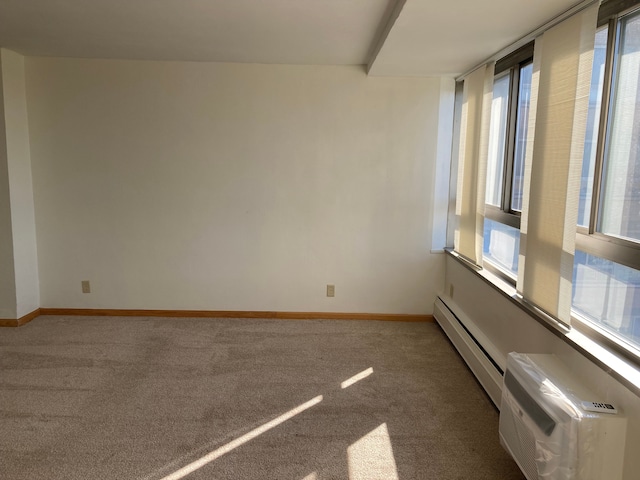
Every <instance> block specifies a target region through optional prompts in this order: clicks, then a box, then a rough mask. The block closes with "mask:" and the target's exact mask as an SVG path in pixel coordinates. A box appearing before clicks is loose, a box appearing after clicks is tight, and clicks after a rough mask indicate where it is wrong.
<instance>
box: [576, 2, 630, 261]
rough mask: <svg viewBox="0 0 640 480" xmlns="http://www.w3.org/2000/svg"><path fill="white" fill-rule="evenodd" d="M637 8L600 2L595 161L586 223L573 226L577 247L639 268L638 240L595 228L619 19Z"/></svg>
mask: <svg viewBox="0 0 640 480" xmlns="http://www.w3.org/2000/svg"><path fill="white" fill-rule="evenodd" d="M638 11H640V1H638V0H611V1H609V2H606V3H603V5H602V6H601V7H600V12H599V15H598V28H602V27H604V26H605V25H606V26H607V28H608V32H607V51H606V56H605V65H604V78H603V85H602V97H601V98H602V100H601V102H602V103H601V106H600V118H599V120H598V136H597V146H596V155H595V165H594V174H593V175H594V177H593V190H592V195H591V205H587V206H586V208H589V209H590V216H589V226H588V227H584V226H581V225H578V226H577V228H576V249H577V250H581V251H583V252H586V253H589V254H591V255H594V256H597V257H601V258H605V259H607V260H610V261H612V262H615V263H619V264H622V265H625V266H627V267H630V268H633V269H635V270H640V242H633V241H630V240H626V239H624V238H619V237H616V236H614V235H607V234H605V233H602V232H599V231H598V223H599V221H600V214H601V208H602V189H603V185H602V184H603V179H604V168H605V155H606V149H607V146H608V141H609V134H610V127H611V120H612V112H611V110H612V102H613V100H614V92H613V90H614V88H615V83H614V80H615V78H614V76H615V74H616V66H617V65H616V58H617V54H618V46H619V39H620V21H621V19H623V18H624V17H626V16H628V15H630V14H633V13H635V12H638Z"/></svg>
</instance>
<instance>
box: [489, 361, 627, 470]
mask: <svg viewBox="0 0 640 480" xmlns="http://www.w3.org/2000/svg"><path fill="white" fill-rule="evenodd" d="M601 400H602V399H600V398H598V397H597V396H595V395H594V394H593V393H592V392H591V391H589V389H588V388H586V387H585V386H584V385H581V384H579V383H578V382H576V380H575V379H574V378H573V376H572V375H571V373H570V372H569V371H568V369H567V368H566V367H565V366H564V365H563V364H562V363H561V362H560V361H559V360H558V359H557V358H556V357H555V356H554V355H541V354H535V355H534V354H529V355H525V354H519V353H510V354H509V356H508V359H507V370H506V372H505V375H504V385H503V388H502V402H501V407H500V427H499V430H500V442H501V443H502V445H503V447H505V448H506V450H507V451H508V452H509V453H510V454H511V456H512V457H513V458H514V460H515V461H516V463H517V464H518V466H519V467H520V469H521V470H522V472H523V473H524V475H525V476H526V477H527V479H528V480H542V479H544V480H605V479H606V480H619V479H622V469H623V459H624V445H625V436H626V425H627V423H626V418H625V417H624V416H623V415H622V413H621V412H619V411H618V412H617V413H615V414H614V413H601V412H597V411H589V410H587V408H594V407H595V408H598V406H600V407H601V408H603V409H604V410H606V411H611V409H610V408H608V407H611V405H605V404H601V405H588V403H585V404H583V402H598V401H601Z"/></svg>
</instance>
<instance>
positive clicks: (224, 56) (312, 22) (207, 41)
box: [0, 0, 580, 75]
mask: <svg viewBox="0 0 640 480" xmlns="http://www.w3.org/2000/svg"><path fill="white" fill-rule="evenodd" d="M576 3H580V2H579V1H578V0H483V1H478V0H449V1H441V0H438V1H436V0H0V46H2V47H5V48H9V49H11V50H15V51H17V52H18V53H21V54H23V55H30V56H31V55H37V56H59V57H90V58H121V59H144V60H180V61H212V62H242V63H283V64H320V65H364V64H370V74H373V75H443V74H445V75H455V74H459V73H461V72H463V71H466V70H468V69H469V68H471V67H472V66H474V65H475V64H477V63H479V62H481V61H482V60H483V59H485V58H486V57H488V56H490V55H492V54H493V53H495V52H496V51H498V50H500V49H502V48H504V47H505V46H507V45H509V44H510V43H512V42H513V41H515V40H517V39H518V38H520V37H522V36H523V35H525V34H527V33H529V32H530V31H532V30H534V29H535V28H536V27H538V26H540V25H541V24H543V23H544V22H545V21H547V20H548V19H550V18H552V17H554V16H555V15H557V14H559V13H562V12H564V11H565V10H567V9H569V8H570V7H572V6H573V5H574V4H576Z"/></svg>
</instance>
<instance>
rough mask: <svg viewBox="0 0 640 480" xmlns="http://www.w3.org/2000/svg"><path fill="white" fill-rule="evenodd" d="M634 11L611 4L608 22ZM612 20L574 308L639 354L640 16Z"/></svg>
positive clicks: (638, 11)
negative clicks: (614, 8) (618, 8)
mask: <svg viewBox="0 0 640 480" xmlns="http://www.w3.org/2000/svg"><path fill="white" fill-rule="evenodd" d="M629 3H630V2H628V1H626V2H622V1H610V2H608V5H607V4H604V5H603V7H602V8H601V14H602V12H603V10H604V11H605V12H606V13H607V14H610V13H611V9H612V7H615V6H616V5H619V6H620V8H627V5H628V4H629ZM636 3H637V2H636ZM605 5H607V8H605ZM604 20H606V21H603V25H602V26H601V28H600V29H599V30H598V31H597V33H596V42H595V50H594V62H593V71H592V77H591V91H590V98H589V115H588V118H587V135H586V142H585V151H584V159H583V166H582V178H581V187H580V198H579V210H578V234H577V238H576V255H575V260H574V270H573V295H572V306H573V312H574V314H576V315H577V316H578V317H579V318H582V319H583V320H586V322H587V323H589V324H591V325H595V326H596V328H598V329H602V330H604V331H605V332H607V333H608V334H611V335H613V336H614V337H615V338H617V340H619V341H620V342H622V343H624V344H629V345H631V346H632V347H633V348H635V349H638V348H640V8H639V7H638V5H636V6H635V7H634V8H633V9H631V10H628V9H627V10H626V11H621V12H617V11H616V12H613V14H612V16H611V17H610V18H608V19H604Z"/></svg>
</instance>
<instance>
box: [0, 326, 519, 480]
mask: <svg viewBox="0 0 640 480" xmlns="http://www.w3.org/2000/svg"><path fill="white" fill-rule="evenodd" d="M497 430H498V412H497V411H496V409H495V408H494V407H493V405H492V404H491V402H490V400H489V399H488V397H487V396H486V395H485V393H484V392H483V391H482V389H481V388H480V386H479V385H478V384H477V382H476V381H475V379H474V377H473V376H472V374H471V373H470V372H469V370H468V369H467V367H466V366H465V364H464V363H463V361H462V360H461V359H460V357H459V356H458V354H457V353H456V352H455V350H454V349H453V347H452V346H451V344H450V343H449V342H448V340H447V339H446V337H445V336H444V334H443V332H442V331H441V330H440V328H439V327H438V325H436V324H434V323H403V322H374V321H335V320H305V321H287V320H269V319H255V320H254V319H251V320H248V319H167V318H116V317H114V318H111V317H102V318H97V317H54V316H49V317H39V318H37V319H36V320H34V321H33V322H31V323H29V324H27V325H25V326H23V327H20V328H15V329H8V328H5V329H1V330H0V478H1V479H3V480H22V479H29V480H35V479H47V480H51V479H83V480H86V479H139V480H160V479H165V480H170V479H171V480H175V479H179V478H188V479H261V480H267V479H278V480H285V479H292V480H320V479H345V480H347V479H348V480H356V479H357V480H360V479H363V480H364V479H367V480H374V479H385V480H392V479H398V480H410V479H439V480H447V479H452V480H453V479H465V480H466V479H477V480H482V479H486V480H511V479H514V480H516V479H517V480H522V479H523V478H524V477H523V476H522V475H521V474H520V472H519V470H518V468H517V466H516V465H515V463H514V462H513V461H512V460H511V459H510V457H509V456H508V455H507V454H506V453H505V452H504V451H503V449H502V448H501V446H500V445H499V441H498V431H497Z"/></svg>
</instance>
